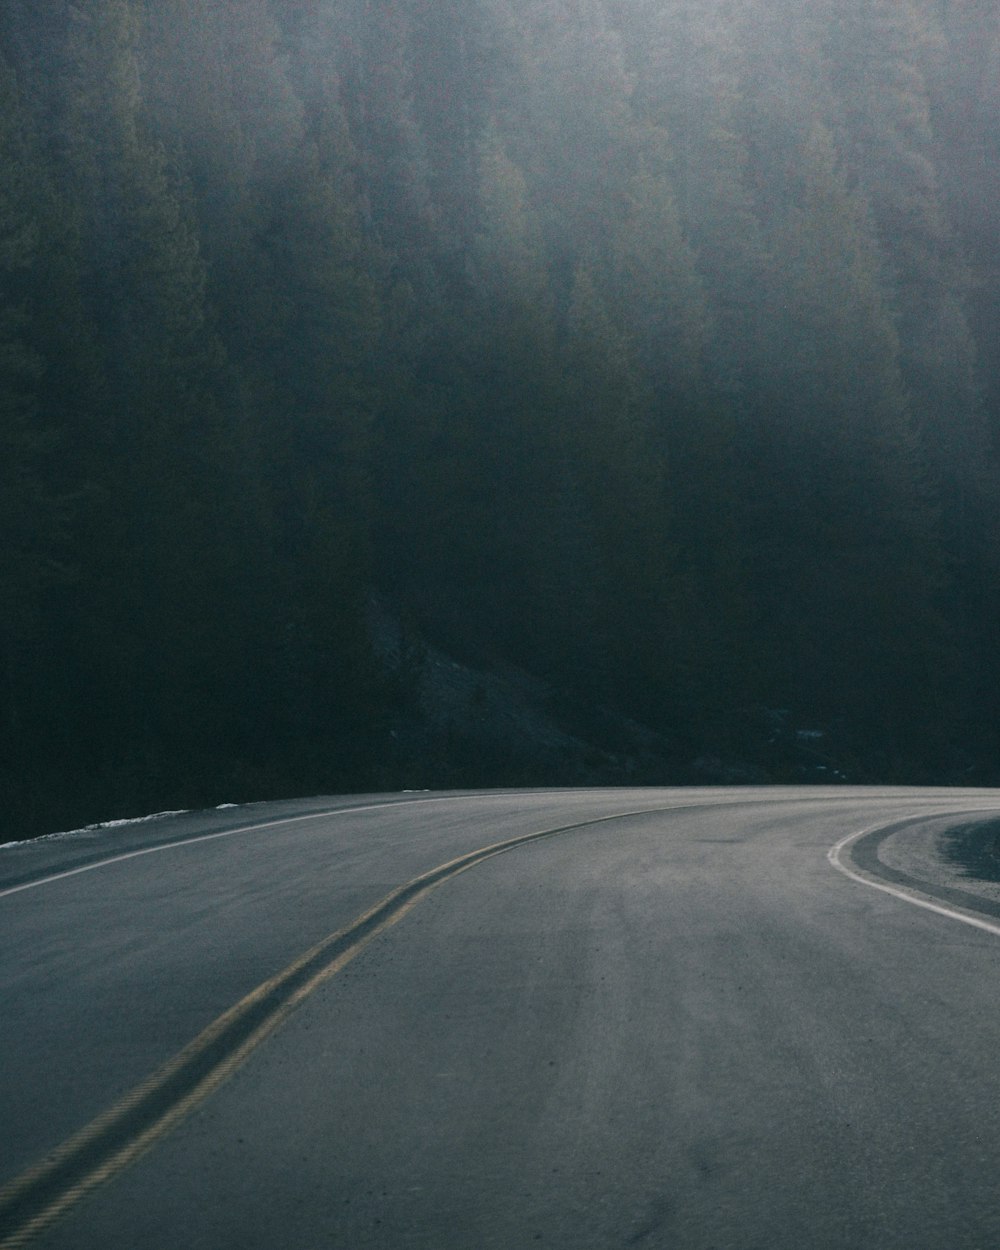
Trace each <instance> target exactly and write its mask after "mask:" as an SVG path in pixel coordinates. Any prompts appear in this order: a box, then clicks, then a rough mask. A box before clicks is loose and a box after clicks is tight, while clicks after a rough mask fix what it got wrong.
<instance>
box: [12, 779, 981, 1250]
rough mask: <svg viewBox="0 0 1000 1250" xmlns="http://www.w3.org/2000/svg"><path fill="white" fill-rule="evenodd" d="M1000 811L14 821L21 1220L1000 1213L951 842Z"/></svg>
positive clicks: (649, 797) (456, 805)
mask: <svg viewBox="0 0 1000 1250" xmlns="http://www.w3.org/2000/svg"><path fill="white" fill-rule="evenodd" d="M998 813H1000V792H998V791H973V790H964V791H963V790H929V789H876V788H866V789H860V788H847V787H844V788H834V789H820V788H777V787H775V788H770V787H761V788H731V789H721V788H719V789H710V788H705V789H634V790H630V789H607V790H575V791H574V790H558V791H557V790H552V791H531V792H528V791H522V792H513V791H507V792H500V791H497V792H489V793H482V794H471V793H470V794H416V795H386V796H360V797H358V798H355V799H325V800H309V801H304V802H301V803H298V804H275V805H254V806H253V807H250V808H240V809H227V810H225V811H222V810H220V811H216V812H212V813H185V814H179V815H175V816H171V817H168V818H165V819H164V820H162V821H158V822H151V823H149V824H147V825H142V826H127V827H123V828H120V829H115V830H107V831H104V832H98V833H95V832H93V831H90V832H88V833H87V834H84V835H77V836H75V837H68V838H65V839H57V840H45V841H43V842H38V843H34V844H28V845H23V844H22V845H20V846H18V847H14V848H0V935H2V943H0V1125H3V1132H2V1133H0V1250H14V1248H15V1247H17V1248H18V1250H20V1248H21V1247H27V1246H38V1247H50V1248H51V1250H56V1248H59V1250H71V1248H72V1250H98V1248H100V1250H115V1248H116V1247H122V1248H125V1247H128V1248H129V1250H132V1248H133V1247H142V1248H143V1250H159V1248H160V1247H163V1248H164V1250H166V1248H167V1247H170V1250H175V1247H176V1246H177V1245H178V1244H182V1245H184V1246H185V1247H191V1248H196V1247H205V1248H206V1250H223V1248H228V1247H237V1246H238V1247H240V1248H241V1250H257V1248H258V1247H259V1248H260V1250H265V1248H266V1250H273V1248H274V1247H282V1248H283V1250H298V1248H301V1250H313V1248H314V1247H315V1248H319V1247H329V1248H340V1247H343V1248H344V1250H363V1248H365V1247H371V1248H373V1250H374V1248H377V1250H396V1247H418V1248H421V1250H492V1248H494V1247H495V1248H497V1250H501V1248H502V1250H520V1248H522V1247H523V1248H524V1250H529V1248H531V1247H534V1246H542V1247H550V1248H551V1247H558V1248H560V1250H605V1248H610V1247H629V1246H641V1247H670V1248H671V1250H755V1248H756V1247H760V1248H761V1250H765V1248H766V1250H776V1248H779V1247H788V1248H789V1250H791V1248H792V1247H794V1248H795V1250H801V1248H802V1247H806V1246H808V1247H811V1248H816V1250H826V1248H830V1250H833V1248H836V1250H865V1248H866V1247H871V1248H872V1250H894V1248H896V1247H898V1248H899V1250H903V1248H905V1250H944V1248H947V1250H965V1248H968V1250H973V1248H976V1250H989V1248H990V1247H993V1246H997V1245H1000V1191H998V1186H997V1183H996V1177H997V1175H998V1174H1000V1063H998V1061H997V1056H998V1054H1000V994H998V993H997V992H996V978H997V973H998V961H1000V945H998V943H1000V896H998V897H995V898H994V897H991V894H990V888H989V887H978V886H976V885H975V884H974V883H964V882H962V881H961V880H957V878H956V873H957V870H955V869H954V867H953V866H952V867H948V866H947V865H945V864H944V862H943V861H942V860H941V858H940V846H941V841H942V838H943V837H944V836H945V832H946V831H947V829H948V828H949V827H950V826H951V825H953V824H955V823H956V822H959V821H962V822H965V823H969V822H970V821H971V822H975V821H976V820H977V819H987V818H990V817H993V818H995V817H996V815H997V814H998ZM837 869H839V870H840V871H837ZM872 887H874V888H872Z"/></svg>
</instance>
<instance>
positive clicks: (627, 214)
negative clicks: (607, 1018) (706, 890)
mask: <svg viewBox="0 0 1000 1250" xmlns="http://www.w3.org/2000/svg"><path fill="white" fill-rule="evenodd" d="M0 97H2V107H0V440H2V452H0V793H2V795H3V799H4V801H3V813H4V815H3V821H4V823H3V832H4V833H7V834H8V835H9V836H11V837H16V836H24V835H27V834H29V833H35V832H43V831H46V830H51V829H55V828H61V827H67V825H69V824H73V823H82V822H84V821H87V820H96V819H102V818H108V817H112V816H122V815H135V814H140V813H142V812H143V811H150V810H153V809H155V808H158V807H167V806H170V807H178V806H186V807H187V806H196V805H202V804H209V803H213V802H221V801H223V800H227V801H229V800H234V801H244V800H249V799H258V798H274V797H278V796H281V795H292V794H297V793H298V794H305V793H318V792H332V791H342V790H361V789H372V788H377V789H388V788H402V787H415V786H416V787H420V786H454V785H463V786H489V785H507V784H540V783H552V784H564V783H577V782H588V781H602V782H606V781H612V782H613V781H615V780H622V781H625V780H629V781H635V780H639V781H649V782H657V783H659V782H666V783H670V782H682V783H683V782H696V781H714V780H737V781H738V780H746V781H751V782H752V781H765V780H772V781H792V780H815V781H819V780H833V779H845V780H849V781H852V782H879V783H887V782H903V781H905V782H916V783H919V782H935V783H938V782H943V783H950V784H979V783H988V784H998V783H1000V742H998V736H997V732H996V726H997V716H998V707H997V701H998V700H997V690H998V676H1000V636H998V632H997V620H998V610H1000V583H998V563H997V553H998V544H997V537H998V533H997V531H998V508H997V503H998V492H997V444H998V439H1000V208H998V206H1000V125H998V124H997V100H998V99H1000V9H998V8H997V7H996V5H995V3H993V2H992V0H766V3H765V0H377V2H369V0H227V2H226V3H221V2H218V0H75V2H73V3H70V2H69V0H45V2H44V3H39V2H38V0H0ZM438 669H440V670H442V671H447V672H449V673H451V674H452V675H455V674H457V675H459V676H461V677H462V678H463V679H464V678H469V681H470V682H471V685H470V687H469V690H468V692H467V698H466V704H467V705H468V706H467V707H466V708H465V711H464V712H463V713H462V714H461V715H459V714H458V713H457V712H455V709H454V706H453V705H449V706H448V707H447V708H445V709H444V711H442V706H443V705H442V704H441V699H442V697H443V696H442V695H441V692H440V689H439V688H438V686H436V685H435V679H434V676H433V675H434V672H435V671H437V670H438ZM470 674H471V675H472V677H469V675H470ZM455 680H457V678H455ZM438 684H440V683H438ZM528 688H530V690H531V692H532V693H531V696H530V698H528V697H527V696H525V697H524V699H522V700H521V702H518V698H517V697H515V693H512V692H515V691H517V690H524V689H528ZM463 697H465V696H464V695H463ZM435 699H436V700H437V703H435ZM449 709H450V710H449ZM501 724H506V725H507V726H508V728H507V729H506V730H503V731H501V730H500V729H499V728H498V726H500V725H501ZM484 726H485V727H484ZM511 726H513V728H511ZM518 726H520V728H518ZM556 728H558V733H557V732H556ZM560 735H561V736H560ZM565 744H573V745H572V749H570V747H569V746H566V745H565Z"/></svg>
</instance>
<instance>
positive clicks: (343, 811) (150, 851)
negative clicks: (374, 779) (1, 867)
mask: <svg viewBox="0 0 1000 1250" xmlns="http://www.w3.org/2000/svg"><path fill="white" fill-rule="evenodd" d="M460 797H463V796H461V795H450V794H443V795H440V796H436V797H434V798H422V799H401V800H396V801H395V802H390V803H365V804H363V805H362V806H360V807H331V808H329V809H325V810H324V811H322V812H307V813H306V814H305V815H299V816H282V817H281V818H280V819H278V820H265V821H262V822H261V823H260V824H255V825H241V826H240V827H239V828H238V829H220V830H219V831H218V832H217V833H203V834H196V835H195V836H194V837H191V838H178V839H177V840H176V842H163V843H161V844H160V845H159V846H147V847H142V848H141V849H140V850H137V851H126V852H125V853H124V854H123V855H112V856H109V857H108V858H107V859H99V860H97V861H96V862H95V863H93V864H81V865H80V867H79V868H68V869H67V870H66V871H65V872H55V873H52V874H51V876H48V877H39V878H38V879H37V880H36V881H22V882H21V884H20V885H12V886H8V887H7V889H5V890H0V898H7V897H8V896H9V895H11V894H20V893H21V891H22V890H35V889H37V888H38V887H39V886H40V885H49V884H50V883H51V882H53V881H63V880H65V879H66V878H67V877H78V876H79V875H80V874H81V873H83V872H95V871H96V870H97V869H98V868H107V867H109V866H110V865H111V864H121V863H123V862H124V861H125V860H127V859H138V858H139V857H140V856H142V855H156V854H158V853H159V852H160V851H173V850H177V849H178V848H179V847H183V846H195V845H199V844H200V843H202V842H214V841H215V840H216V839H217V838H234V837H236V835H237V834H240V833H256V832H257V831H258V830H259V829H274V828H275V827H276V826H278V825H293V824H296V823H297V822H299V821H305V820H322V819H323V818H324V817H327V818H328V817H331V816H350V815H353V813H354V812H373V811H378V810H379V809H381V808H384V807H408V806H410V805H411V804H413V803H446V802H448V801H450V800H453V799H456V798H460ZM174 814H184V813H171V815H174Z"/></svg>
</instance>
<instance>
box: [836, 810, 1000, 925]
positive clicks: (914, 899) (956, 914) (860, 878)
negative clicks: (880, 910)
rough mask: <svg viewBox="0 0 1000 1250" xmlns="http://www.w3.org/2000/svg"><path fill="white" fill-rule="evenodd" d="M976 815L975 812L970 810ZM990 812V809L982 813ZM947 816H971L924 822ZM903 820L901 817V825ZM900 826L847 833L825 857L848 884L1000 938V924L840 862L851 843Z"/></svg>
mask: <svg viewBox="0 0 1000 1250" xmlns="http://www.w3.org/2000/svg"><path fill="white" fill-rule="evenodd" d="M974 810H976V811H978V810H979V809H974ZM986 810H987V811H988V810H992V809H986ZM950 814H954V815H955V816H960V815H962V816H964V815H971V814H972V812H955V813H948V812H942V813H939V814H938V815H937V816H928V817H927V819H928V820H935V819H939V818H940V817H947V816H948V815H950ZM915 819H920V817H915ZM905 820H906V817H903V821H905ZM900 823H902V822H901V821H900V820H898V819H897V820H890V821H886V822H882V821H880V822H879V823H878V824H877V825H869V826H868V828H867V829H860V830H859V831H858V832H857V833H849V834H848V835H847V837H846V838H841V839H840V841H839V842H838V843H837V844H836V846H831V847H830V849H829V851H827V853H826V857H827V859H828V860H829V861H830V863H831V864H832V865H833V866H834V868H837V869H839V870H840V871H841V872H842V873H843V874H844V876H845V877H850V878H851V880H852V881H857V882H858V884H859V885H867V886H869V887H870V888H871V889H873V890H881V891H882V893H883V894H891V895H892V896H893V898H898V899H902V900H903V902H904V903H912V904H913V906H914V907H923V908H924V910H925V911H933V912H936V913H937V915H939V916H947V917H948V918H949V919H950V920H960V921H961V922H962V924H967V925H971V927H972V928H973V929H982V930H983V931H984V932H985V933H992V934H993V935H994V936H995V937H1000V924H994V923H993V922H992V921H989V920H983V919H982V918H981V917H980V916H974V915H973V914H972V913H971V912H967V911H964V910H962V909H961V908H958V907H949V906H947V905H946V904H944V903H938V902H934V901H932V900H931V899H930V898H928V897H927V895H926V894H919V893H917V892H916V891H911V890H904V889H903V888H902V887H900V886H898V885H889V883H888V882H886V881H876V880H874V879H873V878H872V877H867V876H864V875H863V874H862V873H859V872H857V871H856V870H855V869H853V868H849V867H848V866H847V864H845V863H844V862H843V860H842V859H841V858H840V855H841V852H842V851H845V850H846V849H847V848H848V847H849V846H850V845H851V843H852V842H857V841H858V840H859V839H861V838H863V837H865V836H866V835H867V834H869V833H877V832H878V831H879V830H880V829H891V828H892V826H893V825H898V824H900Z"/></svg>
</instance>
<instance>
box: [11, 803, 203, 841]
mask: <svg viewBox="0 0 1000 1250" xmlns="http://www.w3.org/2000/svg"><path fill="white" fill-rule="evenodd" d="M190 810H191V809H190V808H187V807H182V808H179V809H178V810H177V811H174V812H154V813H153V814H152V815H151V816H132V817H131V818H129V819H128V820H102V821H100V822H99V823H98V824H96V825H84V827H83V828H82V829H67V830H66V831H65V833H43V834H42V835H41V837H38V838H23V839H22V840H21V841H19V842H0V851H9V850H11V849H12V848H13V847H15V846H27V845H28V844H29V843H31V842H53V841H55V840H56V839H57V838H79V837H84V836H86V835H87V834H90V835H93V834H95V833H99V832H100V831H101V830H102V829H120V828H121V827H122V826H123V825H145V824H147V823H148V822H149V821H152V820H164V819H166V817H167V816H184V815H186V814H187V812H189V811H190Z"/></svg>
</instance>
